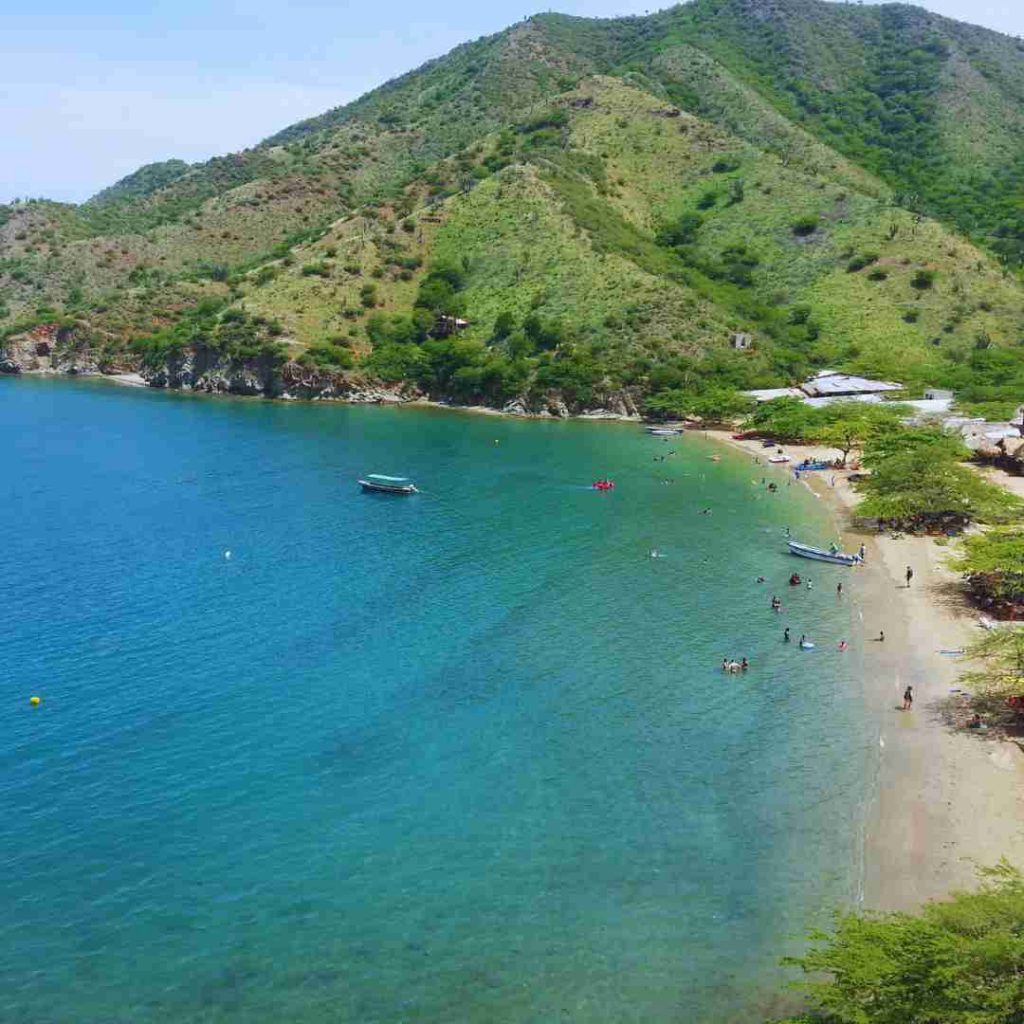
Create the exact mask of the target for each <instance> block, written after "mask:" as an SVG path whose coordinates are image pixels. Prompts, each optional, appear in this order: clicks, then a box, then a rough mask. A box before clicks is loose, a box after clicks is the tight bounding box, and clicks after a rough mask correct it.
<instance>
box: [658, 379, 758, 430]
mask: <svg viewBox="0 0 1024 1024" xmlns="http://www.w3.org/2000/svg"><path fill="white" fill-rule="evenodd" d="M753 406H754V402H753V400H752V399H750V398H748V397H747V396H746V395H743V394H740V392H739V391H737V390H736V389H735V388H729V387H722V386H714V387H710V388H707V389H706V390H704V391H700V392H691V391H684V390H682V389H676V388H673V389H670V390H668V391H659V392H658V393H657V394H656V395H652V396H651V397H650V398H649V399H648V400H647V406H646V409H647V412H648V413H649V414H651V415H654V416H663V417H666V418H680V417H683V416H696V417H698V418H699V419H701V420H703V421H704V422H705V423H730V422H732V421H734V420H738V419H740V418H741V417H743V416H745V415H746V414H747V413H749V412H750V411H751V409H752V408H753Z"/></svg>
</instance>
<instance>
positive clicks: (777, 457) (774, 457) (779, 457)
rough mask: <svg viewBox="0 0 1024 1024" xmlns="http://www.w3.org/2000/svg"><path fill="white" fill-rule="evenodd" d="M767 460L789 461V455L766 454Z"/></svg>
mask: <svg viewBox="0 0 1024 1024" xmlns="http://www.w3.org/2000/svg"><path fill="white" fill-rule="evenodd" d="M768 461H769V462H789V456H788V455H769V456H768Z"/></svg>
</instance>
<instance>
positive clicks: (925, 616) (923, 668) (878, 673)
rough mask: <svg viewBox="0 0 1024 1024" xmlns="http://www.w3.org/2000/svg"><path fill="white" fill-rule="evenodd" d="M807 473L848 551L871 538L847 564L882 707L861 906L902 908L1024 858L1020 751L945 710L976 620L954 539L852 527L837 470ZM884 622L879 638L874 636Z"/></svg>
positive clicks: (756, 451) (813, 449)
mask: <svg viewBox="0 0 1024 1024" xmlns="http://www.w3.org/2000/svg"><path fill="white" fill-rule="evenodd" d="M708 436H709V437H710V438H712V439H714V440H716V441H720V442H724V443H726V444H729V445H731V446H733V447H737V448H740V449H741V450H743V451H745V452H747V453H748V454H750V455H751V457H754V456H757V457H759V458H761V460H762V462H764V456H765V455H766V454H767V452H766V450H765V449H764V448H763V447H762V446H761V442H760V441H757V440H754V441H737V440H734V439H733V438H732V437H731V435H730V434H729V433H727V432H725V431H708ZM785 451H786V453H787V454H789V455H790V456H792V458H793V462H794V463H798V462H800V461H801V460H802V459H803V458H804V457H812V458H814V457H822V458H829V459H831V458H835V457H836V456H837V455H838V452H835V451H834V450H830V449H828V448H824V447H821V446H809V447H803V446H799V445H787V446H785ZM783 468H785V467H783ZM833 478H834V480H835V486H830V480H831V479H833ZM805 482H806V483H807V485H808V486H809V487H810V488H811V489H812V490H813V491H814V492H815V493H817V494H818V495H819V496H820V497H821V498H822V499H823V500H825V501H826V502H827V504H828V506H829V508H830V509H831V511H832V512H833V514H834V516H835V518H836V524H837V530H838V532H839V533H840V534H841V536H842V537H843V538H844V541H845V548H846V550H849V551H856V550H857V548H858V547H859V545H860V544H861V543H862V542H863V543H865V544H866V546H867V566H866V567H865V568H864V569H863V570H858V571H856V572H851V575H850V581H849V584H848V585H847V591H848V593H849V595H850V599H851V600H853V601H856V602H857V604H858V606H859V609H860V612H861V614H862V615H863V621H864V637H865V644H864V647H865V654H864V697H865V700H866V701H867V702H868V706H869V713H872V714H874V715H876V716H877V718H876V720H877V722H878V728H879V737H878V742H879V745H880V748H881V767H880V773H879V778H878V783H877V789H876V792H875V793H874V794H873V801H872V806H871V810H870V813H869V817H868V834H867V841H866V847H865V884H864V904H865V906H866V907H869V908H873V909H879V910H906V909H910V908H913V907H915V906H917V905H919V904H921V903H922V902H924V901H926V900H929V899H935V898H939V897H942V896H944V895H946V894H947V893H949V891H950V890H952V889H957V888H965V887H966V888H970V887H971V886H973V884H974V882H975V880H976V878H977V868H978V867H979V866H988V865H992V864H995V863H996V862H997V861H998V860H999V859H1000V858H1002V857H1005V858H1006V859H1007V860H1009V861H1010V862H1011V863H1013V864H1016V865H1018V866H1022V867H1024V751H1022V750H1021V748H1020V747H1019V746H1018V745H1017V744H1016V743H1015V742H1012V741H1008V740H1001V739H996V738H990V737H987V736H978V735H973V734H970V733H967V732H965V731H957V730H954V729H952V728H950V726H949V725H948V724H947V719H946V717H945V715H944V711H945V710H946V708H947V707H948V705H949V702H950V701H951V700H953V701H958V700H960V699H961V698H959V697H958V696H957V694H956V693H955V692H952V691H954V690H955V688H956V687H957V678H958V676H959V674H960V673H961V672H962V671H963V670H964V668H965V663H964V659H963V658H958V657H951V656H949V655H946V654H943V653H941V652H942V651H943V650H957V649H959V648H962V647H964V646H966V645H967V644H968V643H969V642H970V641H971V640H972V639H974V638H975V637H976V636H977V635H978V632H979V629H980V627H979V626H978V613H977V612H976V611H974V610H973V609H972V608H971V607H970V606H969V605H968V604H967V602H966V601H965V600H964V598H963V596H962V594H961V592H960V589H959V587H958V585H957V583H958V580H957V576H956V574H955V573H953V572H952V571H950V570H949V569H948V568H947V567H946V565H945V562H946V559H947V557H948V553H949V548H948V547H946V546H944V545H942V544H941V543H939V542H938V541H937V540H936V539H934V538H927V537H901V538H899V539H894V538H893V537H891V536H889V535H888V534H881V535H878V534H874V535H868V534H865V533H864V532H863V531H856V530H854V529H853V526H852V522H851V516H850V510H851V508H852V507H853V506H854V505H855V504H856V501H857V496H856V493H855V492H854V490H853V488H852V486H851V484H850V483H849V481H848V480H847V474H846V473H844V472H837V473H835V474H832V473H828V472H818V473H811V474H806V475H805ZM999 482H1003V483H1005V482H1006V481H1003V480H1002V479H1000V481H999ZM1016 485H1017V486H1021V485H1024V481H1016ZM908 565H910V566H912V567H913V570H914V578H913V583H912V585H911V586H910V587H907V586H906V583H905V576H904V574H905V570H906V567H907V566H908ZM880 630H884V632H885V641H884V642H877V641H874V640H871V639H870V638H872V637H877V636H878V635H879V631H880ZM908 684H909V685H911V686H912V687H913V689H914V695H915V700H914V707H913V710H912V711H910V712H904V711H901V710H898V709H899V706H900V704H901V702H902V694H903V690H904V688H905V687H906V686H907V685H908Z"/></svg>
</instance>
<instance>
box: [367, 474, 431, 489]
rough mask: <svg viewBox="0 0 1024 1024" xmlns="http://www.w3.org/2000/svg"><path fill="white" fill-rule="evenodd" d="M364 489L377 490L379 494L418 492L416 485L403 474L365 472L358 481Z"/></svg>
mask: <svg viewBox="0 0 1024 1024" xmlns="http://www.w3.org/2000/svg"><path fill="white" fill-rule="evenodd" d="M359 486H360V487H362V489H363V490H364V491H379V492H380V493H381V494H418V493H419V492H418V491H417V490H416V485H415V484H414V483H413V482H412V481H411V480H410V479H409V478H408V477H405V476H383V475H382V474H380V473H367V475H366V479H365V480H360V481H359Z"/></svg>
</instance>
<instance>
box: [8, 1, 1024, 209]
mask: <svg viewBox="0 0 1024 1024" xmlns="http://www.w3.org/2000/svg"><path fill="white" fill-rule="evenodd" d="M548 5H549V6H548ZM920 5H921V6H924V7H927V8H929V9H930V10H933V11H936V12H938V13H940V14H945V15H948V16H949V17H953V18H959V19H961V20H963V21H971V22H973V23H975V24H979V25H986V26H988V27H990V28H994V29H998V30H1000V31H1002V32H1008V33H1010V34H1012V35H1024V0H922V2H921V4H920ZM659 6H662V5H659V4H658V3H656V2H652V0H539V3H538V5H537V6H531V5H530V3H529V0H485V2H479V0H434V2H433V3H425V2H424V0H378V2H376V3H367V2H366V0H361V2H359V3H353V2H351V0H335V2H330V0H244V2H243V0H213V2H211V0H89V3H87V4H83V3H82V0H36V2H35V3H31V2H29V0H0V202H4V201H9V200H11V199H13V198H16V197H22V198H25V197H38V196H45V197H47V198H50V199H60V200H65V201H69V202H79V201H81V200H84V199H86V198H88V197H89V196H90V195H92V194H94V193H95V192H97V191H98V190H99V189H101V188H103V187H104V186H106V185H110V184H112V183H113V182H115V181H116V180H118V179H119V178H121V177H123V176H124V175H126V174H130V173H131V172H132V171H134V170H136V169H137V168H138V167H140V166H141V165H142V164H146V163H151V162H153V161H157V160H167V159H170V158H171V157H178V158H180V159H183V160H188V161H196V160H205V159H207V158H209V157H211V156H214V155H216V154H218V153H229V152H233V151H234V150H238V149H243V148H245V147H246V146H251V145H254V144H255V143H257V142H259V141H260V140H261V139H263V138H265V137H266V136H268V135H271V134H273V133H274V132H275V131H278V130H279V129H281V128H284V127H286V126H287V125H289V124H292V123H293V122H295V121H299V120H301V119H302V118H304V117H310V116H312V115H314V114H319V113H322V112H323V111H325V110H328V109H330V108H331V107H336V106H339V105H340V104H343V103H347V102H348V101H349V100H353V99H355V98H356V97H357V96H359V95H361V94H362V93H364V92H366V91H367V90H369V89H372V88H373V87H374V86H377V85H379V84H381V83H382V82H385V81H387V80H388V79H389V78H393V77H394V76H396V75H399V74H402V73H403V72H405V71H409V70H411V69H412V68H414V67H416V66H418V65H419V64H422V63H423V62H424V61H425V60H429V59H431V58H432V57H438V56H440V55H441V54H443V53H446V52H447V51H448V50H450V49H451V48H452V47H453V46H457V45H458V44H459V43H461V42H465V41H467V40H470V39H475V38H478V37H479V36H482V35H487V34H489V33H491V32H497V31H499V30H500V29H502V28H505V27H506V26H508V25H510V24H513V23H514V22H516V21H519V20H520V19H521V18H523V17H525V16H527V15H529V14H533V13H536V12H537V11H538V10H544V9H552V10H558V11H560V12H562V13H566V14H577V15H581V16H588V17H613V16H615V15H627V14H643V13H645V12H648V11H650V10H655V9H657V8H658V7H659ZM85 8H88V11H86V10H85Z"/></svg>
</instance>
